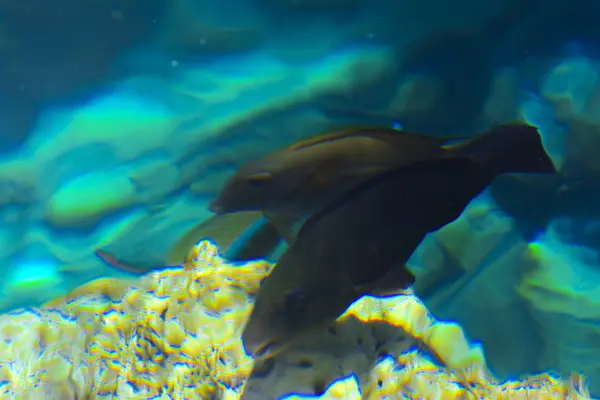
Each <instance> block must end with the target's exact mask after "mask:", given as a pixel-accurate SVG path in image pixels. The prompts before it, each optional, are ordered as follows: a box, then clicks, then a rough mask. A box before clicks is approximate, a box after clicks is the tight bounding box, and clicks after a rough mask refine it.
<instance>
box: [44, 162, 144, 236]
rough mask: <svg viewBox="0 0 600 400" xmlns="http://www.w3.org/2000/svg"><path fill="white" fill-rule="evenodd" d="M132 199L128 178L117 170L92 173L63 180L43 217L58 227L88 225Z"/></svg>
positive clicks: (132, 193)
mask: <svg viewBox="0 0 600 400" xmlns="http://www.w3.org/2000/svg"><path fill="white" fill-rule="evenodd" d="M135 200H136V199H135V186H134V184H133V182H132V181H131V179H129V178H128V177H126V176H122V175H120V174H119V172H118V171H110V172H109V171H102V172H96V173H91V174H87V175H83V176H81V177H79V178H77V179H74V180H72V181H70V182H66V183H65V184H64V185H63V186H61V187H60V188H59V189H58V190H57V191H56V192H55V193H54V195H52V197H50V199H49V200H48V204H47V208H46V219H47V220H48V221H49V222H50V223H52V224H54V225H55V226H58V227H79V226H86V225H91V224H94V223H96V222H98V220H100V219H101V218H102V217H105V216H106V215H107V214H109V213H111V212H113V211H115V210H119V209H121V208H124V207H127V206H129V205H131V204H133V203H134V202H135Z"/></svg>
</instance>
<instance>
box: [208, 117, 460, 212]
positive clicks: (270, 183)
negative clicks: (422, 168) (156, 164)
mask: <svg viewBox="0 0 600 400" xmlns="http://www.w3.org/2000/svg"><path fill="white" fill-rule="evenodd" d="M457 139H461V138H450V139H449V138H435V137H429V136H424V135H418V134H413V133H410V132H406V131H398V130H395V129H392V128H386V127H362V128H361V127H359V128H348V129H343V130H340V131H336V132H333V133H328V134H323V135H318V136H316V137H313V138H309V139H306V140H302V141H299V142H296V143H294V144H293V145H291V146H289V147H287V148H284V149H282V150H280V151H277V152H275V153H273V154H270V155H268V156H266V157H264V158H262V159H259V160H256V161H253V162H250V163H247V164H245V165H243V166H242V167H241V168H240V169H239V170H238V171H237V172H236V173H235V174H234V176H233V177H231V178H230V179H229V180H228V182H227V183H226V184H225V186H224V188H223V190H222V191H221V193H220V194H219V195H218V196H217V197H216V198H215V199H214V200H213V201H212V203H211V204H210V206H209V209H210V210H211V211H213V212H216V213H219V214H223V213H231V212H237V211H250V210H262V211H264V212H265V215H267V216H268V217H272V216H273V214H277V215H278V216H280V215H290V216H292V217H296V216H299V215H305V214H307V213H312V212H315V211H317V210H318V209H320V208H321V207H322V206H323V205H325V204H327V203H328V202H330V201H331V200H333V199H334V198H336V197H338V196H340V195H342V194H343V193H345V192H346V191H348V190H349V189H351V188H353V187H354V186H356V185H357V184H358V183H360V182H362V181H364V180H367V179H369V178H371V177H373V176H376V175H378V174H380V173H383V172H386V171H389V170H390V169H394V168H398V167H400V166H402V165H407V164H410V163H413V162H417V161H422V160H430V159H433V158H440V157H447V156H453V155H454V154H456V150H454V148H453V147H452V148H444V147H443V146H444V145H445V144H447V143H448V142H449V141H451V140H457ZM463 139H464V138H463Z"/></svg>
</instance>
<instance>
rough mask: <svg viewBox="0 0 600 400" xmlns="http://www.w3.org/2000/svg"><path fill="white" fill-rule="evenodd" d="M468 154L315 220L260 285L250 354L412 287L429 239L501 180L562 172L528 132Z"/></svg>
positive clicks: (364, 193)
mask: <svg viewBox="0 0 600 400" xmlns="http://www.w3.org/2000/svg"><path fill="white" fill-rule="evenodd" d="M465 152H466V154H469V156H468V157H463V158H448V159H443V158H442V159H435V160H431V161H422V162H418V163H413V164H410V165H406V166H404V167H401V168H399V169H395V170H392V171H389V172H387V173H385V174H382V175H380V176H378V177H376V178H373V179H371V180H369V181H367V182H364V183H362V184H360V185H359V186H358V187H356V188H355V189H353V190H351V191H350V192H349V193H348V194H346V195H345V196H342V197H341V198H339V199H337V200H335V201H333V202H332V203H330V204H329V205H327V206H326V207H325V208H323V209H322V210H321V211H320V212H318V213H316V214H314V215H313V216H311V217H310V218H309V219H308V221H307V222H306V223H305V225H304V226H303V227H302V228H301V229H300V231H299V233H298V237H297V239H296V241H295V242H294V243H293V244H292V245H291V246H290V247H289V248H288V249H287V251H286V252H285V253H284V254H283V255H282V257H281V258H280V260H279V262H278V264H277V266H276V267H275V269H274V270H273V272H272V273H271V274H270V275H269V276H268V277H267V278H266V279H265V280H264V282H263V283H262V285H261V289H260V290H259V293H258V295H257V298H256V301H255V303H254V309H253V311H252V314H251V316H250V319H249V320H248V323H247V325H246V327H245V329H244V332H243V336H242V339H243V342H244V345H245V347H246V351H247V352H248V353H250V354H253V355H254V356H255V357H257V358H268V357H269V356H272V355H274V354H276V353H277V352H279V351H280V350H281V349H282V346H283V347H285V345H287V344H289V343H290V342H293V341H294V340H297V339H298V338H299V337H301V336H302V335H303V334H304V333H306V332H308V331H311V330H313V329H317V328H321V327H324V326H326V325H328V324H330V323H332V322H333V321H334V320H335V319H336V318H337V317H338V316H339V315H340V314H341V313H342V312H343V311H344V310H345V309H346V308H347V307H348V306H349V305H350V304H351V303H352V302H353V301H355V300H356V299H358V298H359V297H360V296H362V295H364V294H369V293H370V294H375V295H382V294H386V293H390V292H393V291H394V290H398V289H400V288H405V287H407V286H410V285H412V283H413V282H414V278H413V275H412V274H411V272H410V271H409V270H408V269H407V268H406V266H405V263H406V261H407V260H408V259H409V257H410V256H411V255H412V253H413V251H414V250H415V249H416V247H417V246H418V245H419V244H420V243H421V241H422V240H423V238H424V237H425V235H427V234H428V233H429V232H432V231H435V230H438V229H440V228H441V227H443V226H444V225H446V224H448V223H450V222H452V221H454V220H455V219H456V218H458V217H459V216H460V214H461V213H462V212H463V210H464V208H465V207H466V206H467V205H468V204H469V202H470V201H471V200H472V199H473V198H474V197H476V196H477V195H478V194H479V193H481V192H482V191H483V190H484V189H485V188H486V187H487V186H488V185H489V183H490V182H491V181H492V180H493V179H494V177H495V176H496V175H498V174H502V173H512V172H516V173H519V172H531V173H554V172H556V171H555V169H554V166H553V164H552V162H551V160H550V159H549V157H548V155H547V154H546V152H545V151H544V148H543V146H542V143H541V139H540V136H539V133H538V131H537V129H536V128H534V127H531V126H528V125H505V126H498V127H496V128H493V129H491V130H490V131H489V132H488V133H486V134H484V135H483V136H482V137H481V139H480V140H477V141H473V142H471V143H470V144H469V145H468V146H466V147H465Z"/></svg>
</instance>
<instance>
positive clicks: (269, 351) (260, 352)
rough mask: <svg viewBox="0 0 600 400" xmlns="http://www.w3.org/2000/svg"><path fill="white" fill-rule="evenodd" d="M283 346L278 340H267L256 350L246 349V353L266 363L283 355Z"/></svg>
mask: <svg viewBox="0 0 600 400" xmlns="http://www.w3.org/2000/svg"><path fill="white" fill-rule="evenodd" d="M281 344H282V343H281V342H280V341H279V340H276V339H272V340H267V341H265V342H263V343H261V344H259V345H258V346H257V347H256V348H254V349H248V348H246V352H247V353H249V354H251V355H252V357H253V358H254V359H255V360H260V361H264V360H267V359H269V358H272V357H275V356H276V355H277V354H279V353H281V348H282V346H281Z"/></svg>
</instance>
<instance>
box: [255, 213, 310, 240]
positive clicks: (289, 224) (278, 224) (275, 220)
mask: <svg viewBox="0 0 600 400" xmlns="http://www.w3.org/2000/svg"><path fill="white" fill-rule="evenodd" d="M263 215H264V216H265V218H266V219H268V220H269V222H270V223H271V224H272V225H273V226H274V227H275V229H277V230H278V231H279V234H280V235H281V237H282V238H283V239H284V240H285V241H286V242H287V244H288V245H290V244H292V243H294V242H295V241H296V237H297V236H298V231H300V228H301V227H302V225H303V224H304V221H305V219H306V217H305V216H299V215H293V214H289V215H288V214H277V213H271V212H268V211H264V212H263Z"/></svg>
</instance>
